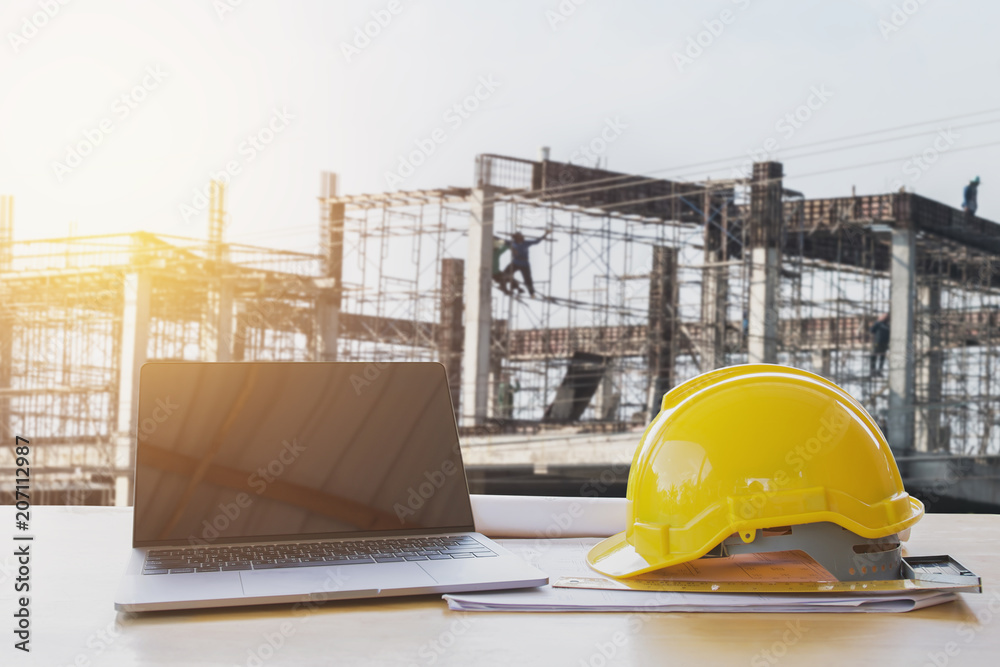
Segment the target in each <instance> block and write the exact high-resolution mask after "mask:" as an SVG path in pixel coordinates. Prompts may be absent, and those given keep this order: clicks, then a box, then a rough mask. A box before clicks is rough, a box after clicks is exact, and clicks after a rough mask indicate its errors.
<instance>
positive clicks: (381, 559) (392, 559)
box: [375, 556, 403, 563]
mask: <svg viewBox="0 0 1000 667" xmlns="http://www.w3.org/2000/svg"><path fill="white" fill-rule="evenodd" d="M375 562H376V563H402V562H403V559H402V558H401V557H398V556H375Z"/></svg>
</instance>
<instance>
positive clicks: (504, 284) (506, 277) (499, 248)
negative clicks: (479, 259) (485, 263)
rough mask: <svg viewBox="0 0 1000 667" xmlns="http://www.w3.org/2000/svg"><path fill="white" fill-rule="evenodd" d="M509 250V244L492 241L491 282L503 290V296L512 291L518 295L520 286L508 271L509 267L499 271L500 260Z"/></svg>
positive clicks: (498, 240) (500, 240)
mask: <svg viewBox="0 0 1000 667" xmlns="http://www.w3.org/2000/svg"><path fill="white" fill-rule="evenodd" d="M509 249H510V244H509V243H507V242H506V241H504V240H503V239H498V238H494V239H493V282H495V283H496V284H497V286H498V287H500V289H501V290H503V293H504V294H510V293H511V291H512V290H514V289H516V290H517V292H518V293H520V292H521V285H520V284H519V283H518V282H517V280H515V279H514V272H513V271H511V270H510V267H507V269H504V270H503V271H501V270H500V258H501V257H502V256H503V254H504V253H505V252H507V251H508V250H509Z"/></svg>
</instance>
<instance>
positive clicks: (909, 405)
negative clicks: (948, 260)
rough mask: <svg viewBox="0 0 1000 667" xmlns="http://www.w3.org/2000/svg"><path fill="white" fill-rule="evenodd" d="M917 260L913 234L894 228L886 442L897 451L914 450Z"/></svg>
mask: <svg viewBox="0 0 1000 667" xmlns="http://www.w3.org/2000/svg"><path fill="white" fill-rule="evenodd" d="M916 259H917V248H916V240H915V233H914V231H913V230H912V229H909V228H906V227H896V228H893V230H892V260H891V261H892V266H891V268H890V273H889V280H890V284H889V327H890V329H889V359H888V361H889V416H888V423H887V430H888V433H886V438H887V439H888V441H889V445H890V446H891V447H892V448H893V449H895V450H897V451H906V450H911V449H913V447H914V442H913V398H914V390H913V383H914V368H913V361H914V360H913V309H914V304H915V303H916V296H917V294H916V274H917V268H916Z"/></svg>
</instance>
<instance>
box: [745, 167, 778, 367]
mask: <svg viewBox="0 0 1000 667" xmlns="http://www.w3.org/2000/svg"><path fill="white" fill-rule="evenodd" d="M781 177H782V167H781V163H780V162H758V163H756V164H754V166H753V180H752V182H751V186H750V235H749V240H750V304H749V312H748V313H747V319H748V322H747V325H748V326H747V334H748V336H747V352H748V360H749V362H750V363H752V364H759V363H770V364H773V363H777V361H778V305H779V304H778V298H779V289H780V285H779V282H778V276H779V272H780V269H781V227H782V218H783V215H782V210H781V192H782V182H781Z"/></svg>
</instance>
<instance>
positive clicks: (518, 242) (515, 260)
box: [504, 229, 549, 296]
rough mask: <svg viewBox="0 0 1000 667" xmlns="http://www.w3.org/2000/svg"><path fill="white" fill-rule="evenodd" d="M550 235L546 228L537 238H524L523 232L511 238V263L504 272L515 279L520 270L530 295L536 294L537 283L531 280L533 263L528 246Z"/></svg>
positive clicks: (516, 233)
mask: <svg viewBox="0 0 1000 667" xmlns="http://www.w3.org/2000/svg"><path fill="white" fill-rule="evenodd" d="M548 235H549V230H547V229H546V230H545V233H544V234H542V235H541V236H539V237H538V238H537V239H531V240H530V241H529V240H528V239H526V238H524V235H523V234H521V232H514V235H513V236H512V237H511V240H510V264H508V265H507V268H506V269H504V273H506V274H508V275H509V276H510V280H511V281H513V280H514V274H515V273H516V272H518V271H520V272H521V279H522V280H523V281H524V286H525V287H527V288H528V294H529V295H530V296H535V283H534V282H533V281H532V280H531V263H530V261H529V259H528V248H530V247H531V246H533V245H535V244H536V243H541V242H542V241H543V240H544V239H545V237H547V236H548Z"/></svg>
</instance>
